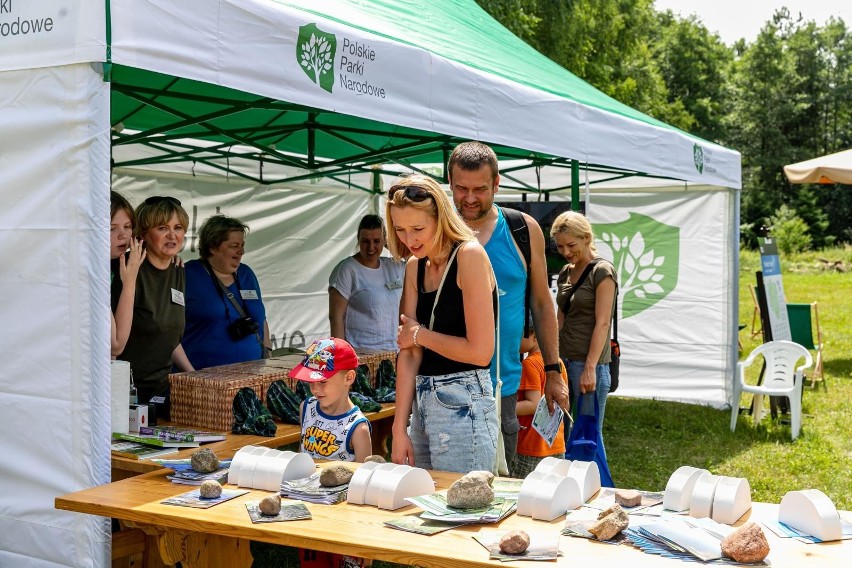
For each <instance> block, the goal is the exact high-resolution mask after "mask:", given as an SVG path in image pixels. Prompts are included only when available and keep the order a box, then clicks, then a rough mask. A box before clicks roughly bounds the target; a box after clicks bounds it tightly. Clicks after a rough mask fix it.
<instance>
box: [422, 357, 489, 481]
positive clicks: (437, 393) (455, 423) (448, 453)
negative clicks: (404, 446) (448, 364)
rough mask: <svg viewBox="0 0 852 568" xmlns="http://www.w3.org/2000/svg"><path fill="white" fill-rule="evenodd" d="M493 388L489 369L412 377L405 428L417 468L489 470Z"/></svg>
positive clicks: (465, 471)
mask: <svg viewBox="0 0 852 568" xmlns="http://www.w3.org/2000/svg"><path fill="white" fill-rule="evenodd" d="M492 388H493V387H492V386H491V373H490V372H489V370H488V369H477V370H472V371H463V372H459V373H451V374H448V375H437V376H426V375H417V377H416V379H415V387H414V401H413V403H412V408H411V426H410V427H409V436H410V437H411V444H412V446H413V447H414V464H415V465H416V466H417V467H422V468H424V469H437V470H441V471H454V472H458V473H468V472H470V471H474V470H485V471H493V470H494V462H495V459H496V456H497V436H498V435H499V426H498V422H497V414H496V406H497V403H496V401H495V400H494V393H493V391H492Z"/></svg>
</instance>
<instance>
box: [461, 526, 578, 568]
mask: <svg viewBox="0 0 852 568" xmlns="http://www.w3.org/2000/svg"><path fill="white" fill-rule="evenodd" d="M504 534H506V532H505V531H500V532H494V531H491V532H483V533H480V534H477V535H473V539H474V540H475V541H476V542H478V543H479V544H481V545H482V546H484V547H485V549H486V550H488V553H489V555H490V556H489V558H493V559H495V560H500V561H501V562H510V561H513V560H556V558H557V557H558V556H560V555H561V554H560V552H559V535H558V534H553V533H550V532H547V531H540V532H535V531H530V533H529V537H530V544H529V546H528V547H527V549H526V551H524V552H522V553H520V554H505V553H503V552H500V538H501V537H502V536H503V535H504Z"/></svg>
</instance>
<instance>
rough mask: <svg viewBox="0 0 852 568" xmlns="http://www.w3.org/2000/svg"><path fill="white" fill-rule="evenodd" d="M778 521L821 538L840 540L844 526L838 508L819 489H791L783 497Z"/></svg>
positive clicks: (824, 539)
mask: <svg viewBox="0 0 852 568" xmlns="http://www.w3.org/2000/svg"><path fill="white" fill-rule="evenodd" d="M778 522H781V523H784V524H785V525H788V526H790V527H793V528H794V529H796V530H799V531H802V532H803V533H806V534H809V535H811V536H815V537H817V538H818V539H820V540H823V541H826V540H840V539H841V538H843V527H842V526H841V524H840V515H839V514H838V513H837V508H836V507H835V506H834V503H832V502H831V499H829V498H828V496H827V495H826V494H825V493H823V492H822V491H820V490H819V489H804V490H802V491H790V492H789V493H787V494H786V495H784V498H783V499H781V506H780V507H779V508H778Z"/></svg>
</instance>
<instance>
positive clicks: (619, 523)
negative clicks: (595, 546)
mask: <svg viewBox="0 0 852 568" xmlns="http://www.w3.org/2000/svg"><path fill="white" fill-rule="evenodd" d="M629 524H630V518H629V517H628V516H627V513H625V512H624V509H622V508H621V505H619V504H618V503H616V504H615V505H613V506H612V507H610V508H609V509H607V510H606V511H601V513H600V514H599V515H598V522H597V523H595V524H594V525H592V526H591V527H589V532H590V533H592V534H593V535H595V538H596V539H598V540H609V539H611V538H613V537H614V536H615V535H617V534H618V533H620V532H621V531H623V530H624V529H626V528H627V526H628V525H629Z"/></svg>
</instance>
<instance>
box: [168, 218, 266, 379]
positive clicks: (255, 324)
mask: <svg viewBox="0 0 852 568" xmlns="http://www.w3.org/2000/svg"><path fill="white" fill-rule="evenodd" d="M248 231H249V227H248V225H246V224H245V223H243V222H242V221H240V220H239V219H235V218H233V217H228V216H226V215H214V216H212V217H210V218H209V219H207V220H206V221H205V222H204V224H203V225H202V226H201V229H199V231H198V252H199V256H201V258H200V259H198V260H190V261H189V262H187V263H186V328H185V331H184V337H183V347H184V349H185V351H186V355H187V357H189V360H190V361H191V362H192V365H193V366H194V367H195V368H196V369H204V368H206V367H213V366H216V365H226V364H229V363H239V362H241V361H253V360H256V359H261V358H262V357H263V356H264V347H266V348H269V346H270V337H269V326H268V325H267V323H266V308H265V307H264V305H263V297H262V296H261V293H260V283H259V282H258V280H257V276H255V274H254V271H253V270H252V269H251V268H249V267H248V266H246V265H245V264H243V263H242V258H243V254H245V250H246V249H245V241H246V233H248Z"/></svg>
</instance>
